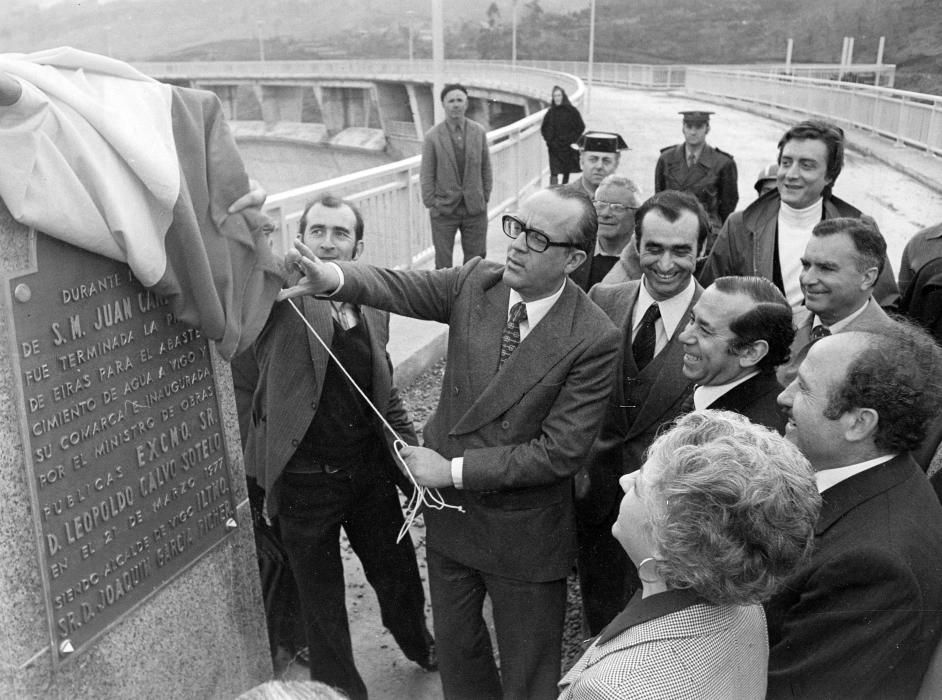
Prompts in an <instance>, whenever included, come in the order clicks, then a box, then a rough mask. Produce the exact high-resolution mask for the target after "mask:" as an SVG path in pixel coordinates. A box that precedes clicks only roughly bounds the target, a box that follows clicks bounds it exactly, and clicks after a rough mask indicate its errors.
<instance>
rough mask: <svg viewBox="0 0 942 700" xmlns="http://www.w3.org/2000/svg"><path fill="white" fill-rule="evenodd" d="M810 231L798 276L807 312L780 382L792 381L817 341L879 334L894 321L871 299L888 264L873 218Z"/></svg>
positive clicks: (800, 321)
mask: <svg viewBox="0 0 942 700" xmlns="http://www.w3.org/2000/svg"><path fill="white" fill-rule="evenodd" d="M811 233H812V235H811V239H810V240H809V241H808V245H807V247H806V248H805V251H804V253H803V254H802V256H801V268H802V269H801V274H800V275H799V281H800V284H801V291H802V293H803V294H804V301H805V303H804V307H805V309H806V311H805V312H804V314H802V313H800V312H799V313H797V314H796V315H795V319H796V323H797V332H796V334H795V340H794V342H793V343H792V352H791V355H792V357H791V361H790V362H789V363H788V364H787V365H783V366H782V367H780V368H779V373H778V374H779V380H780V381H781V382H782V384H788V383H789V382H791V380H792V379H794V377H795V373H796V371H797V368H798V365H799V364H800V362H801V360H802V359H803V358H804V356H805V353H806V352H807V351H808V346H809V345H810V344H811V343H812V342H814V341H815V340H817V339H819V338H821V337H823V336H826V335H833V334H835V333H841V332H846V331H855V330H872V331H879V330H880V329H881V328H883V327H885V326H887V325H888V324H890V323H891V322H892V321H891V320H890V317H889V316H887V314H886V312H884V311H883V309H881V308H880V305H879V304H877V303H876V301H874V299H873V291H874V287H875V285H876V282H877V280H878V279H879V277H880V273H881V272H882V270H883V266H884V265H885V261H886V241H885V240H884V239H883V236H882V235H881V234H880V231H879V230H878V229H877V227H876V224H875V223H874V222H873V220H872V219H870V218H869V217H864V218H862V219H849V218H837V219H827V220H825V221H822V222H820V223H819V224H817V225H816V226H815V227H814V229H813V230H812V232H811Z"/></svg>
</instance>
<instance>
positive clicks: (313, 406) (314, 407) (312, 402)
mask: <svg viewBox="0 0 942 700" xmlns="http://www.w3.org/2000/svg"><path fill="white" fill-rule="evenodd" d="M311 408H313V409H314V410H317V401H311Z"/></svg>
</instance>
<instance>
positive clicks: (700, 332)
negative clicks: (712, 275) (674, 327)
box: [678, 277, 795, 434]
mask: <svg viewBox="0 0 942 700" xmlns="http://www.w3.org/2000/svg"><path fill="white" fill-rule="evenodd" d="M794 336H795V330H794V328H793V327H792V310H791V307H790V306H789V305H788V302H787V301H785V297H784V296H782V293H781V292H780V291H779V290H778V289H776V287H775V285H774V284H772V283H771V282H769V280H767V279H765V278H763V277H720V278H719V279H718V280H716V281H715V282H714V283H713V284H711V285H710V286H709V287H707V288H706V289H705V290H704V291H703V294H702V295H701V296H700V300H699V301H697V304H696V306H694V307H693V312H692V313H691V315H690V321H689V322H688V323H687V327H686V328H684V329H683V331H682V332H681V333H680V335H679V336H678V340H680V342H681V344H683V346H684V351H685V352H684V376H686V377H687V379H689V380H691V381H692V382H694V383H696V389H694V392H693V397H692V398H693V401H692V405H691V406H690V408H691V409H696V410H698V411H699V410H702V409H705V408H715V409H722V410H726V411H735V412H736V413H740V414H742V415H744V416H745V417H746V418H748V419H749V420H751V421H752V422H753V423H759V424H760V425H764V426H766V427H767V428H771V429H772V430H776V431H778V432H779V433H782V434H784V433H785V417H784V415H783V414H782V412H781V411H780V410H779V407H778V403H777V401H776V399H777V398H778V395H779V393H781V391H782V388H783V387H782V385H781V384H779V383H778V381H777V380H776V379H775V369H776V367H778V366H779V365H780V364H782V363H783V362H785V361H786V360H787V359H788V352H789V346H790V345H791V342H792V339H793V338H794Z"/></svg>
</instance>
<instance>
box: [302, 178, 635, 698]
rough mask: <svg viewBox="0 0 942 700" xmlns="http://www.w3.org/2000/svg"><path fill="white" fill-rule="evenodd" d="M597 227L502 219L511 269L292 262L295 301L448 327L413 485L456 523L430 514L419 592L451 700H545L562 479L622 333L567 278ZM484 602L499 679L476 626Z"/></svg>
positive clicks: (563, 525) (580, 450)
mask: <svg viewBox="0 0 942 700" xmlns="http://www.w3.org/2000/svg"><path fill="white" fill-rule="evenodd" d="M596 226H597V221H596V214H595V209H594V207H593V206H592V203H591V201H589V199H588V198H587V197H586V196H585V195H583V194H581V193H578V192H571V191H567V190H566V189H565V188H551V189H548V190H540V191H538V192H536V193H534V194H533V195H531V196H529V197H527V198H526V199H525V200H524V201H523V202H521V204H520V208H519V211H518V212H517V213H516V214H514V215H505V216H504V218H503V228H504V232H505V233H506V234H507V235H508V236H509V237H510V238H512V239H513V241H512V243H511V244H510V246H509V248H508V251H507V262H506V264H505V265H503V266H501V265H497V264H494V263H491V262H488V261H485V260H479V259H476V260H472V261H471V262H470V263H468V264H466V265H464V266H463V267H461V268H451V269H448V270H436V271H433V272H429V271H395V270H384V269H379V268H373V267H368V266H361V265H351V264H349V263H334V264H325V263H321V262H319V261H316V260H312V259H311V258H310V254H309V252H308V251H303V248H301V247H300V246H299V249H300V250H302V251H303V252H304V253H305V257H303V258H301V259H300V260H297V261H295V258H297V256H296V255H295V256H293V257H292V258H290V259H289V263H291V264H294V263H295V262H297V263H298V264H300V265H302V267H303V268H304V270H305V272H306V278H305V280H304V281H302V283H301V284H300V285H299V286H298V288H297V289H296V290H293V291H290V292H289V294H294V293H315V294H323V293H332V294H333V298H336V299H345V300H347V301H358V302H361V303H367V304H370V305H374V306H380V307H383V308H386V309H388V310H390V311H393V312H395V313H399V314H403V315H408V316H414V317H418V318H425V319H432V320H436V321H440V322H442V323H447V324H449V338H448V357H447V363H446V366H445V375H444V377H443V379H442V393H441V397H440V399H439V402H438V406H437V407H436V409H435V411H434V413H433V414H432V416H431V418H430V419H429V421H428V423H427V424H426V426H425V429H424V432H423V436H424V438H425V447H424V448H409V449H405V450H403V457H404V458H405V461H406V463H407V464H408V466H409V469H410V470H411V472H412V474H413V475H414V477H415V479H416V481H417V482H418V483H419V484H421V485H423V486H427V487H432V488H438V489H440V492H441V496H442V497H443V498H444V500H445V501H446V502H447V503H449V504H450V505H452V506H460V507H461V508H462V509H463V512H458V511H457V510H455V509H453V508H444V509H441V510H435V509H426V510H425V522H426V525H427V527H428V565H429V582H430V588H431V594H432V610H433V614H434V618H435V630H436V638H437V640H438V653H439V662H440V666H441V673H442V686H443V688H444V691H445V696H446V697H447V698H484V697H487V698H493V697H502V696H503V697H513V698H555V697H556V681H557V680H558V679H559V667H560V648H561V642H562V632H563V617H564V612H565V603H566V582H565V579H566V576H567V574H568V573H569V571H570V569H571V567H572V561H573V558H574V555H575V522H574V515H573V502H572V475H573V474H575V472H576V471H577V470H578V469H579V468H580V467H581V466H582V460H583V457H584V455H585V454H587V453H588V451H589V449H590V448H591V446H592V441H593V439H594V437H595V434H596V432H597V429H598V426H599V424H600V423H601V420H602V416H603V414H604V412H605V407H606V405H607V402H608V396H609V394H610V393H611V391H612V380H611V377H612V374H613V372H614V371H615V370H614V367H615V362H616V358H617V355H618V338H619V334H618V331H617V330H616V329H615V328H614V326H613V325H612V323H611V321H609V319H608V318H606V316H605V314H604V313H602V311H600V310H599V309H598V307H596V306H595V305H594V304H592V303H591V302H590V301H589V299H588V298H587V297H586V296H585V294H584V293H583V292H582V291H581V290H580V289H579V288H578V287H577V286H576V285H575V284H574V283H573V282H572V281H570V280H568V279H567V275H568V273H569V272H571V271H572V270H573V269H575V267H577V266H578V265H580V264H581V263H582V262H583V261H584V260H585V252H584V251H583V247H584V245H585V239H586V237H587V236H589V235H590V233H592V232H594V231H595V229H596ZM485 595H488V596H489V597H490V599H491V601H492V603H493V611H494V625H495V630H496V635H497V643H498V646H499V649H500V661H501V664H500V673H499V674H498V671H497V667H496V665H495V663H494V657H493V653H492V649H491V643H490V637H489V634H488V630H487V627H486V625H485V623H484V619H483V616H482V606H483V604H484V597H485Z"/></svg>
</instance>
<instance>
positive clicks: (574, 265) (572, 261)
mask: <svg viewBox="0 0 942 700" xmlns="http://www.w3.org/2000/svg"><path fill="white" fill-rule="evenodd" d="M588 257H589V256H588V255H586V252H585V251H584V250H580V249H578V248H572V249H571V250H570V252H569V260H568V261H567V262H566V274H567V275H571V274H572V273H573V272H574V271H575V270H576V269H578V267H579V266H580V265H581V264H582V263H584V262H585V261H586V258H588Z"/></svg>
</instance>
